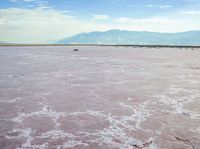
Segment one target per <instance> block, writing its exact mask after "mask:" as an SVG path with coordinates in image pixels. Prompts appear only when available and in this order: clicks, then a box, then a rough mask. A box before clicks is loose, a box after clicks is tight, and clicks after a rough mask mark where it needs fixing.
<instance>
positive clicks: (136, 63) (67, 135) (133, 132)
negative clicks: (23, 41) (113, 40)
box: [0, 46, 200, 149]
mask: <svg viewBox="0 0 200 149" xmlns="http://www.w3.org/2000/svg"><path fill="white" fill-rule="evenodd" d="M75 48H78V49H79V51H77V52H75V51H73V49H75ZM0 148H1V149H13V148H22V149H45V148H51V149H54V148H57V149H64V148H75V149H80V148H81V149H82V148H83V149H94V148H95V149H98V148H99V149H100V148H101V149H106V148H109V149H114V148H115V149H117V148H121V149H129V148H130V149H199V148H200V49H194V50H191V49H189V48H188V49H187V48H185V49H184V48H182V49H178V48H140V47H138V48H133V47H106V46H105V47H98V46H94V47H89V46H82V47H81V46H80V47H70V46H57V47H56V46H54V47H51V46H41V47H40V46H36V47H31V46H30V47H25V46H24V47H12V46H11V47H3V46H2V47H0Z"/></svg>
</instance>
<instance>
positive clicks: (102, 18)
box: [93, 14, 110, 20]
mask: <svg viewBox="0 0 200 149" xmlns="http://www.w3.org/2000/svg"><path fill="white" fill-rule="evenodd" d="M108 19H110V17H109V16H108V15H99V14H94V15H93V20H108Z"/></svg>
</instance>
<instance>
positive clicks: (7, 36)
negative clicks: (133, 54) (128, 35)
mask: <svg viewBox="0 0 200 149" xmlns="http://www.w3.org/2000/svg"><path fill="white" fill-rule="evenodd" d="M0 16H1V20H0V22H1V23H0V40H4V41H10V42H47V41H52V40H54V39H61V38H64V37H68V36H71V35H74V34H77V33H80V32H84V31H85V32H89V31H94V30H106V29H109V26H108V25H105V24H97V23H95V22H92V21H91V22H88V21H82V20H80V19H78V18H76V17H75V16H72V15H69V14H67V13H66V11H64V12H63V11H57V10H53V9H41V8H35V9H20V8H9V9H0Z"/></svg>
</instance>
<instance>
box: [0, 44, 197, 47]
mask: <svg viewBox="0 0 200 149" xmlns="http://www.w3.org/2000/svg"><path fill="white" fill-rule="evenodd" d="M0 46H111V47H115V46H116V47H148V48H200V46H190V45H114V44H113V45H106V44H0Z"/></svg>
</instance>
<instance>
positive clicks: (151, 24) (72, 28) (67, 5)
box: [0, 0, 200, 43]
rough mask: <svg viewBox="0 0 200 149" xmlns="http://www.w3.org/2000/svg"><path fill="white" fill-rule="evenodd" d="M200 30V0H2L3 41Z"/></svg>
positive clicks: (0, 32) (0, 37)
mask: <svg viewBox="0 0 200 149" xmlns="http://www.w3.org/2000/svg"><path fill="white" fill-rule="evenodd" d="M110 29H122V30H133V31H155V32H181V31H188V30H200V0H1V3H0V41H7V42H24V43H44V42H45V43H46V42H51V41H56V40H59V39H62V38H65V37H70V36H72V35H75V34H78V33H81V32H91V31H96V30H98V31H105V30H110Z"/></svg>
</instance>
